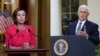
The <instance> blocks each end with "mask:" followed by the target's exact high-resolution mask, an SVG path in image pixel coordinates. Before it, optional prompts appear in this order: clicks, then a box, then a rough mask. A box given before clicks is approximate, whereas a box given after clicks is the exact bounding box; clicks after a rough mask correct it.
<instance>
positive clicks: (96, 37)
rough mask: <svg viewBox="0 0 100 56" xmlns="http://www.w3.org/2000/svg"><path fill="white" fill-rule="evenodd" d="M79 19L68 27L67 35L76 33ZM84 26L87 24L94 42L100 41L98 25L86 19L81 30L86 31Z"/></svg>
mask: <svg viewBox="0 0 100 56" xmlns="http://www.w3.org/2000/svg"><path fill="white" fill-rule="evenodd" d="M77 23H78V21H75V22H72V23H71V24H70V25H69V27H68V29H67V33H66V34H67V35H75V29H76V25H77ZM84 26H86V31H87V33H88V35H89V40H90V41H91V42H93V43H94V44H95V45H97V44H98V43H99V31H98V25H97V24H95V23H93V22H91V21H88V20H86V22H85V24H84V25H83V28H82V29H81V31H84Z"/></svg>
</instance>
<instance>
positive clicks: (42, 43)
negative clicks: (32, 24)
mask: <svg viewBox="0 0 100 56" xmlns="http://www.w3.org/2000/svg"><path fill="white" fill-rule="evenodd" d="M28 32H29V33H31V34H32V35H33V36H36V37H38V38H39V39H40V40H41V47H42V48H44V42H43V39H42V38H41V37H40V36H38V35H36V34H33V33H32V32H31V30H30V29H28Z"/></svg>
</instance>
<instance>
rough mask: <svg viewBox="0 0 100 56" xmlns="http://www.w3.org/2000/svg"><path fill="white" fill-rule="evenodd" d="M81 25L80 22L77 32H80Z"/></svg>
mask: <svg viewBox="0 0 100 56" xmlns="http://www.w3.org/2000/svg"><path fill="white" fill-rule="evenodd" d="M81 25H82V22H80V23H79V25H78V28H77V31H80V30H81Z"/></svg>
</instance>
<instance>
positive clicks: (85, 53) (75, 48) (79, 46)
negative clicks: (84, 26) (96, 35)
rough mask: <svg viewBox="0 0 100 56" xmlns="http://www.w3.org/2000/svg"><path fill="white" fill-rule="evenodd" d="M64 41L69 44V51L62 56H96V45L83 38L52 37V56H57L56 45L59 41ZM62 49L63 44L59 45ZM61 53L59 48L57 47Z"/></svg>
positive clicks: (72, 36)
mask: <svg viewBox="0 0 100 56" xmlns="http://www.w3.org/2000/svg"><path fill="white" fill-rule="evenodd" d="M59 39H63V40H65V41H66V42H67V43H68V47H67V48H68V51H67V52H66V54H64V55H62V56H96V53H95V47H94V44H93V43H92V42H91V41H89V40H87V39H85V38H84V37H81V36H76V35H69V36H68V35H66V36H51V46H50V55H51V56H57V54H56V52H55V48H54V45H55V43H56V42H57V40H59ZM59 45H60V46H61V47H62V44H59ZM57 48H58V50H57V51H59V46H57Z"/></svg>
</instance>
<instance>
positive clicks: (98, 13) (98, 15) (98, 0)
mask: <svg viewBox="0 0 100 56" xmlns="http://www.w3.org/2000/svg"><path fill="white" fill-rule="evenodd" d="M87 1H88V3H87V4H88V7H89V10H90V15H89V18H88V19H89V20H91V21H93V22H95V23H97V24H98V25H99V31H100V0H87Z"/></svg>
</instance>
